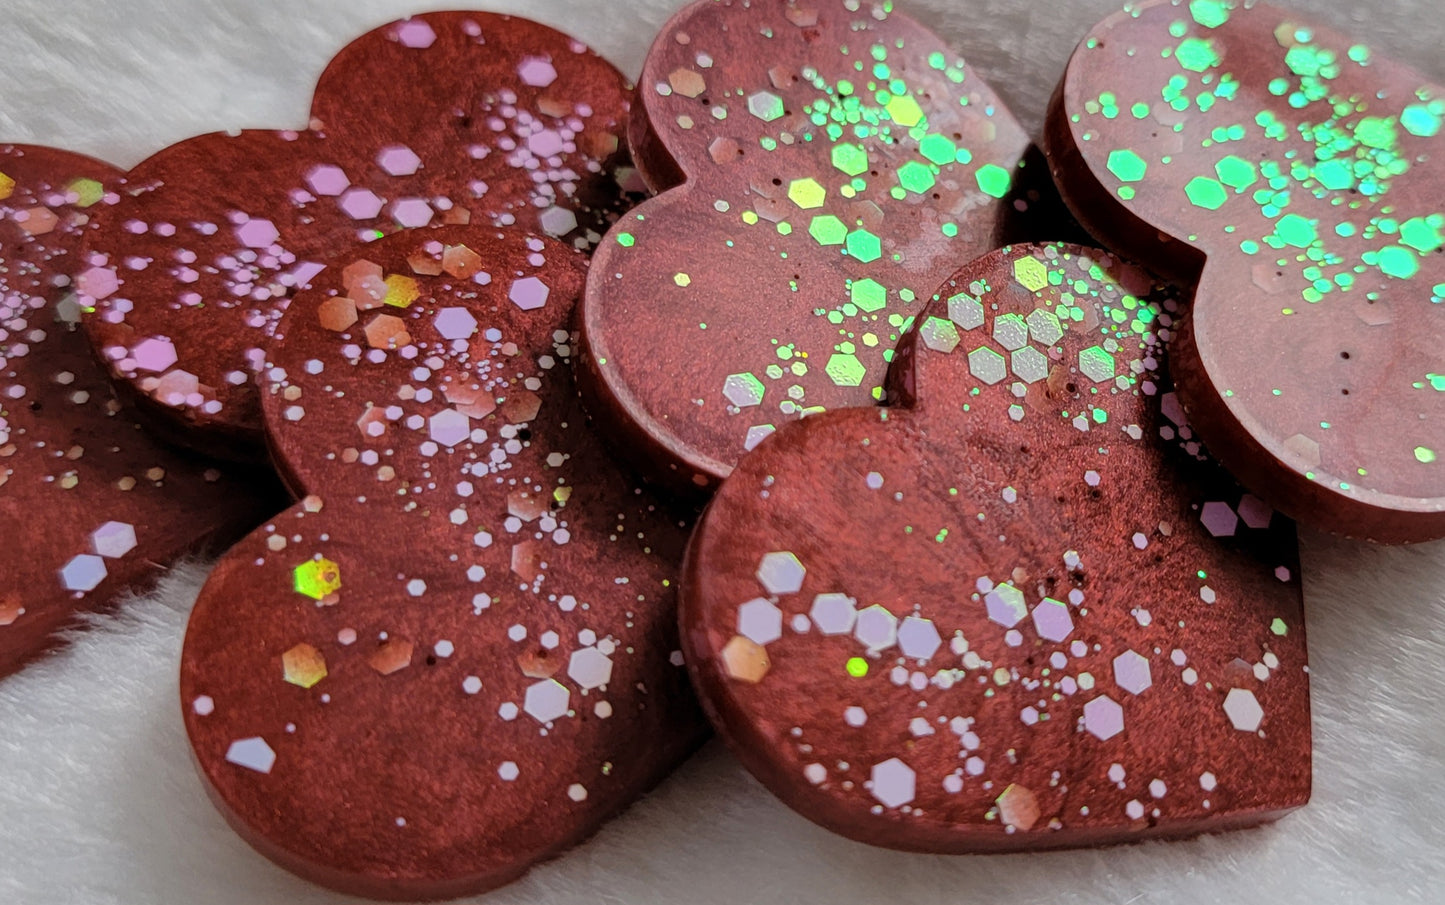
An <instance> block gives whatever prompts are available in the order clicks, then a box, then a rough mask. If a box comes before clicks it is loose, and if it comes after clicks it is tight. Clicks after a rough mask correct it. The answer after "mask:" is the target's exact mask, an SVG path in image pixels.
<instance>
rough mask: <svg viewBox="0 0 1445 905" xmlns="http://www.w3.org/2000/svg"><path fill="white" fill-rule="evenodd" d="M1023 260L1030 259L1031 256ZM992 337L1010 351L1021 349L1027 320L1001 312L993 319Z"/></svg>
mask: <svg viewBox="0 0 1445 905" xmlns="http://www.w3.org/2000/svg"><path fill="white" fill-rule="evenodd" d="M1025 260H1029V261H1032V260H1033V258H1026V259H1025ZM1040 266H1042V265H1040ZM993 338H994V342H996V343H998V344H999V345H1001V346H1003V347H1004V348H1005V349H1008V350H1009V351H1010V352H1013V351H1015V350H1018V349H1022V348H1023V347H1024V346H1026V345H1028V342H1029V325H1028V321H1025V320H1024V319H1023V318H1022V317H1020V316H1019V315H1017V314H1001V315H999V316H998V317H996V318H994V319H993Z"/></svg>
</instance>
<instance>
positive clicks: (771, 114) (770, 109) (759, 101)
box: [748, 91, 783, 123]
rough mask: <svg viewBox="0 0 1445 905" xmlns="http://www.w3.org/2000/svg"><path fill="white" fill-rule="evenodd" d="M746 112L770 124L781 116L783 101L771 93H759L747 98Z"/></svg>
mask: <svg viewBox="0 0 1445 905" xmlns="http://www.w3.org/2000/svg"><path fill="white" fill-rule="evenodd" d="M748 112H749V113H751V114H752V115H753V116H756V117H757V118H758V119H760V120H762V121H763V122H765V123H770V122H772V121H773V120H775V119H778V118H779V117H781V116H782V115H783V99H782V98H780V97H778V96H777V95H776V94H773V93H772V92H771V91H759V92H758V93H757V94H753V95H750V96H749V97H748Z"/></svg>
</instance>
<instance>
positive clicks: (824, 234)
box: [808, 214, 848, 245]
mask: <svg viewBox="0 0 1445 905" xmlns="http://www.w3.org/2000/svg"><path fill="white" fill-rule="evenodd" d="M808 234H809V235H810V236H812V237H813V238H814V239H816V240H817V241H818V244H819V245H842V244H843V240H844V239H846V238H847V237H848V227H847V226H844V225H843V221H842V220H839V219H838V218H837V217H835V216H833V215H832V214H824V215H822V216H820V217H814V218H813V222H812V223H810V224H808Z"/></svg>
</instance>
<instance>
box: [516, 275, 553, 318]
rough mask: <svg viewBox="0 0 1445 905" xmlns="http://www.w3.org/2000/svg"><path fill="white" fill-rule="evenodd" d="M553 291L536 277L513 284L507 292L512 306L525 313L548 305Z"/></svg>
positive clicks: (525, 278)
mask: <svg viewBox="0 0 1445 905" xmlns="http://www.w3.org/2000/svg"><path fill="white" fill-rule="evenodd" d="M551 293H552V290H550V289H548V288H547V284H546V283H544V282H542V281H541V280H539V279H537V278H536V277H523V278H522V279H520V280H517V281H515V282H513V283H512V288H511V289H510V290H508V291H507V298H509V299H511V300H512V304H514V305H516V306H517V307H518V308H521V309H522V310H523V311H533V310H536V309H537V308H540V307H542V306H543V305H545V304H547V296H549V295H551Z"/></svg>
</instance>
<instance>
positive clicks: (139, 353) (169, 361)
mask: <svg viewBox="0 0 1445 905" xmlns="http://www.w3.org/2000/svg"><path fill="white" fill-rule="evenodd" d="M130 357H131V358H133V359H135V366H136V369H137V370H141V371H150V372H152V373H154V374H159V373H161V372H162V371H165V370H168V369H169V368H170V367H171V366H172V365H174V364H175V363H176V361H177V360H178V359H177V356H176V347H175V344H174V343H172V342H171V341H170V340H168V339H159V338H156V337H152V338H150V339H143V340H141V341H140V342H138V343H136V346H135V348H133V349H131V350H130Z"/></svg>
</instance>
